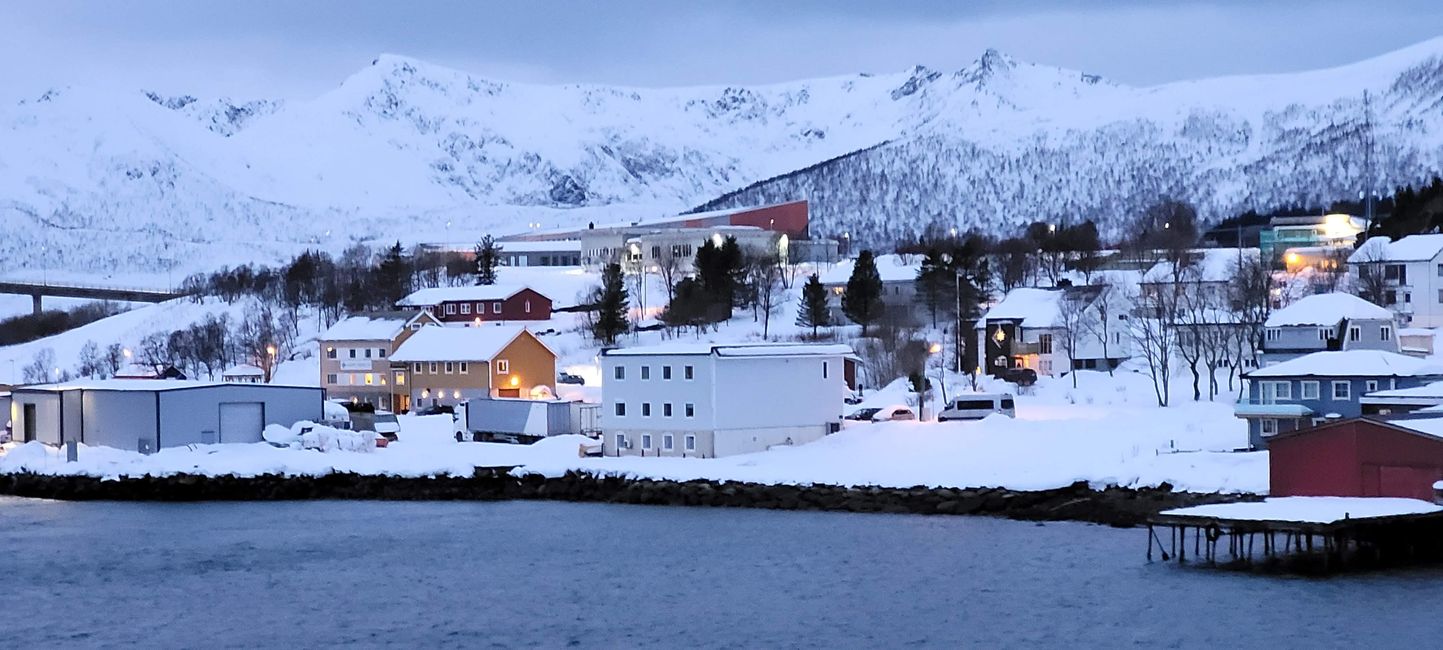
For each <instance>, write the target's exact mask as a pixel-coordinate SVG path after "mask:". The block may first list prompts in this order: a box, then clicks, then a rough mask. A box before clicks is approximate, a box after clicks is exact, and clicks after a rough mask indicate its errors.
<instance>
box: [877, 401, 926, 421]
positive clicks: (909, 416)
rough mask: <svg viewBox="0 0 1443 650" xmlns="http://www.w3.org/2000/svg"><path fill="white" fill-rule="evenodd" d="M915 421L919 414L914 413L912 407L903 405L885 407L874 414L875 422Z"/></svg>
mask: <svg viewBox="0 0 1443 650" xmlns="http://www.w3.org/2000/svg"><path fill="white" fill-rule="evenodd" d="M915 419H917V412H916V411H913V410H912V407H910V406H903V405H901V404H893V405H892V406H884V407H882V408H880V409H877V412H876V413H874V414H872V421H873V422H895V421H899V420H915Z"/></svg>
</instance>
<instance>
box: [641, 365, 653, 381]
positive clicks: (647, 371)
mask: <svg viewBox="0 0 1443 650" xmlns="http://www.w3.org/2000/svg"><path fill="white" fill-rule="evenodd" d="M648 379H651V366H642V367H641V380H642V381H646V380H648Z"/></svg>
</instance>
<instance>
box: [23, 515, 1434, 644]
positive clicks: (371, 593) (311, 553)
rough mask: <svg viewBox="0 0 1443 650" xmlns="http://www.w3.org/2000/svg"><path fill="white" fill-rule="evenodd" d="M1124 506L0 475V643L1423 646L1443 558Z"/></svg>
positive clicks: (1429, 638)
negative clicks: (604, 498) (1265, 548)
mask: <svg viewBox="0 0 1443 650" xmlns="http://www.w3.org/2000/svg"><path fill="white" fill-rule="evenodd" d="M1145 544H1146V538H1145V536H1144V533H1143V531H1142V530H1138V529H1133V530H1119V529H1113V528H1107V527H1102V526H1093V525H1086V524H1074V523H1049V524H1045V525H1040V524H1033V523H1024V522H1015V521H1006V520H1000V519H991V518H982V517H923V516H911V515H862V514H843V513H817V512H779V511H767V510H740V509H707V508H665V507H646V506H610V505H598V504H567V503H541V502H503V503H472V502H353V501H347V502H338V501H321V502H317V501H312V502H286V503H201V504H147V503H63V502H53V501H40V500H25V499H0V549H3V550H0V596H3V598H4V602H5V610H6V615H5V616H4V618H3V619H0V645H3V646H5V647H15V648H42V647H43V648H59V647H86V648H89V647H101V646H105V647H113V646H138V647H149V648H170V647H207V648H218V647H326V646H352V647H368V646H377V645H399V646H410V647H458V648H459V647H541V648H553V647H566V646H572V647H607V648H612V647H665V648H684V647H732V648H751V647H767V648H774V647H806V648H845V647H872V648H876V647H994V648H997V647H1019V646H1029V647H1118V646H1139V647H1149V648H1154V647H1264V646H1268V647H1274V648H1288V647H1342V646H1352V647H1357V646H1363V645H1367V646H1369V647H1436V644H1437V640H1438V638H1439V636H1440V633H1443V617H1440V616H1438V614H1437V612H1438V604H1439V602H1440V601H1443V570H1439V569H1421V570H1418V569H1414V570H1408V571H1396V572H1387V573H1374V574H1363V575H1353V576H1343V577H1334V578H1328V579H1304V578H1288V577H1268V576H1256V575H1246V574H1236V573H1227V572H1221V571H1209V570H1202V569H1197V568H1179V567H1177V566H1173V565H1165V564H1152V565H1149V564H1147V563H1146V562H1145V560H1144V557H1143V555H1144V551H1145Z"/></svg>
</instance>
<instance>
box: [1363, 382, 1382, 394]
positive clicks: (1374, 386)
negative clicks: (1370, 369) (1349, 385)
mask: <svg viewBox="0 0 1443 650" xmlns="http://www.w3.org/2000/svg"><path fill="white" fill-rule="evenodd" d="M1375 390H1378V380H1376V379H1369V380H1368V381H1365V382H1363V392H1364V393H1371V392H1373V391H1375Z"/></svg>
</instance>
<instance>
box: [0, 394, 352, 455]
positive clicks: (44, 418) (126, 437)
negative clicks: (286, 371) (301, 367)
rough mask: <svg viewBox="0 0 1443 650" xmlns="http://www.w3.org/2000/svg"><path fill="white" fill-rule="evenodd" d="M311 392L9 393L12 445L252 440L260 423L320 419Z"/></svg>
mask: <svg viewBox="0 0 1443 650" xmlns="http://www.w3.org/2000/svg"><path fill="white" fill-rule="evenodd" d="M323 399H324V393H323V392H322V391H321V389H320V388H318V387H306V386H276V385H265V384H243V383H234V382H200V381H185V380H173V379H106V380H98V381H78V382H70V383H63V384H45V385H40V386H25V387H22V388H16V389H15V391H14V393H13V395H12V404H11V406H10V412H11V417H12V418H13V419H14V427H15V430H14V438H15V440H16V441H21V442H28V441H32V440H37V441H40V442H45V443H50V444H57V445H58V444H63V443H65V442H67V441H71V440H74V441H77V442H81V443H84V444H86V445H92V446H106V447H115V448H117V449H127V450H138V451H147V452H148V451H153V450H157V449H161V448H164V447H180V446H184V445H190V444H210V443H221V442H226V443H237V442H239V443H245V442H260V441H261V430H262V429H263V428H265V426H266V425H268V424H280V425H284V426H290V425H292V424H294V423H296V422H297V421H300V420H317V421H319V420H321V419H322V417H321V403H322V401H323Z"/></svg>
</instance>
